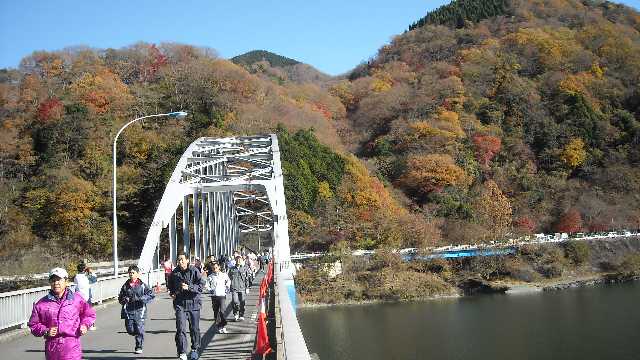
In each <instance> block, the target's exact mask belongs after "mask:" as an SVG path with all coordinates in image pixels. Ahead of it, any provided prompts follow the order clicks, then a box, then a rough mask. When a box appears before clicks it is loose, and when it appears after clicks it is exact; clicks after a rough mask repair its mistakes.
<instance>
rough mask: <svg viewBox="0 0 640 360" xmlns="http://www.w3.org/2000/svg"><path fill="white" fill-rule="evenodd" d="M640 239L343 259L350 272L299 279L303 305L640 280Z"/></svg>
mask: <svg viewBox="0 0 640 360" xmlns="http://www.w3.org/2000/svg"><path fill="white" fill-rule="evenodd" d="M639 248H640V239H638V238H636V239H632V240H625V241H621V242H615V241H607V242H603V241H599V242H591V243H590V242H580V243H576V242H568V243H564V244H550V245H538V246H525V247H521V248H520V249H519V250H518V252H517V254H515V255H512V256H484V257H472V258H463V259H452V260H444V259H430V260H419V261H411V262H404V261H402V260H401V259H399V257H398V256H396V255H394V254H393V253H390V252H383V251H382V252H379V253H376V255H374V256H371V257H368V258H365V257H358V258H356V257H353V256H350V257H349V256H346V257H342V258H341V261H342V268H343V271H342V273H341V274H339V275H338V276H331V277H329V276H328V272H327V271H326V266H315V267H314V266H313V265H312V266H307V267H305V268H304V269H301V271H299V273H298V275H297V276H296V287H297V289H298V291H299V304H300V305H299V306H301V307H317V306H331V305H338V304H339V305H355V304H376V303H385V302H404V301H425V300H437V299H447V298H457V297H462V296H469V295H475V294H487V293H506V294H526V293H531V292H539V291H555V290H561V289H567V288H575V287H584V286H593V285H597V284H602V283H612V282H625V281H631V280H636V279H638V277H639V276H640V251H637V249H639Z"/></svg>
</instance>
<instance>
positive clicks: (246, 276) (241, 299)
mask: <svg viewBox="0 0 640 360" xmlns="http://www.w3.org/2000/svg"><path fill="white" fill-rule="evenodd" d="M229 279H231V301H232V303H233V317H234V318H235V320H236V321H243V320H244V305H245V299H246V295H245V293H246V294H248V293H249V287H251V274H250V270H249V267H248V266H245V265H244V259H243V258H242V256H240V255H238V256H236V261H235V266H233V267H232V268H230V269H229Z"/></svg>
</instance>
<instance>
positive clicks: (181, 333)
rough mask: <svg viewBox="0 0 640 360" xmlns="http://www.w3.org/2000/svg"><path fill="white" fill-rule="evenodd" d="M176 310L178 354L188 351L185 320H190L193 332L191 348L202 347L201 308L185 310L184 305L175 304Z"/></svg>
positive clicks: (191, 331) (190, 331) (196, 349)
mask: <svg viewBox="0 0 640 360" xmlns="http://www.w3.org/2000/svg"><path fill="white" fill-rule="evenodd" d="M174 309H175V310H176V349H177V350H178V355H180V354H186V353H187V332H186V330H187V329H186V324H185V320H187V321H188V322H189V333H190V334H191V350H192V351H196V352H197V351H198V349H200V309H197V310H193V309H192V310H185V309H184V308H183V307H182V306H175V307H174Z"/></svg>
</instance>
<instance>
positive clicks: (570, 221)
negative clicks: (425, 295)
mask: <svg viewBox="0 0 640 360" xmlns="http://www.w3.org/2000/svg"><path fill="white" fill-rule="evenodd" d="M555 229H556V231H558V232H565V233H575V232H578V231H582V215H580V212H579V211H578V210H576V209H569V210H568V211H567V212H565V213H564V214H562V216H561V217H560V219H559V220H558V223H557V224H556V226H555Z"/></svg>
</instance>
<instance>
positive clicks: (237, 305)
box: [231, 291, 246, 317]
mask: <svg viewBox="0 0 640 360" xmlns="http://www.w3.org/2000/svg"><path fill="white" fill-rule="evenodd" d="M245 296H246V295H245V293H244V291H232V292H231V301H232V302H233V315H235V314H238V313H240V316H242V317H244V303H245V300H246V299H245Z"/></svg>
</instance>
